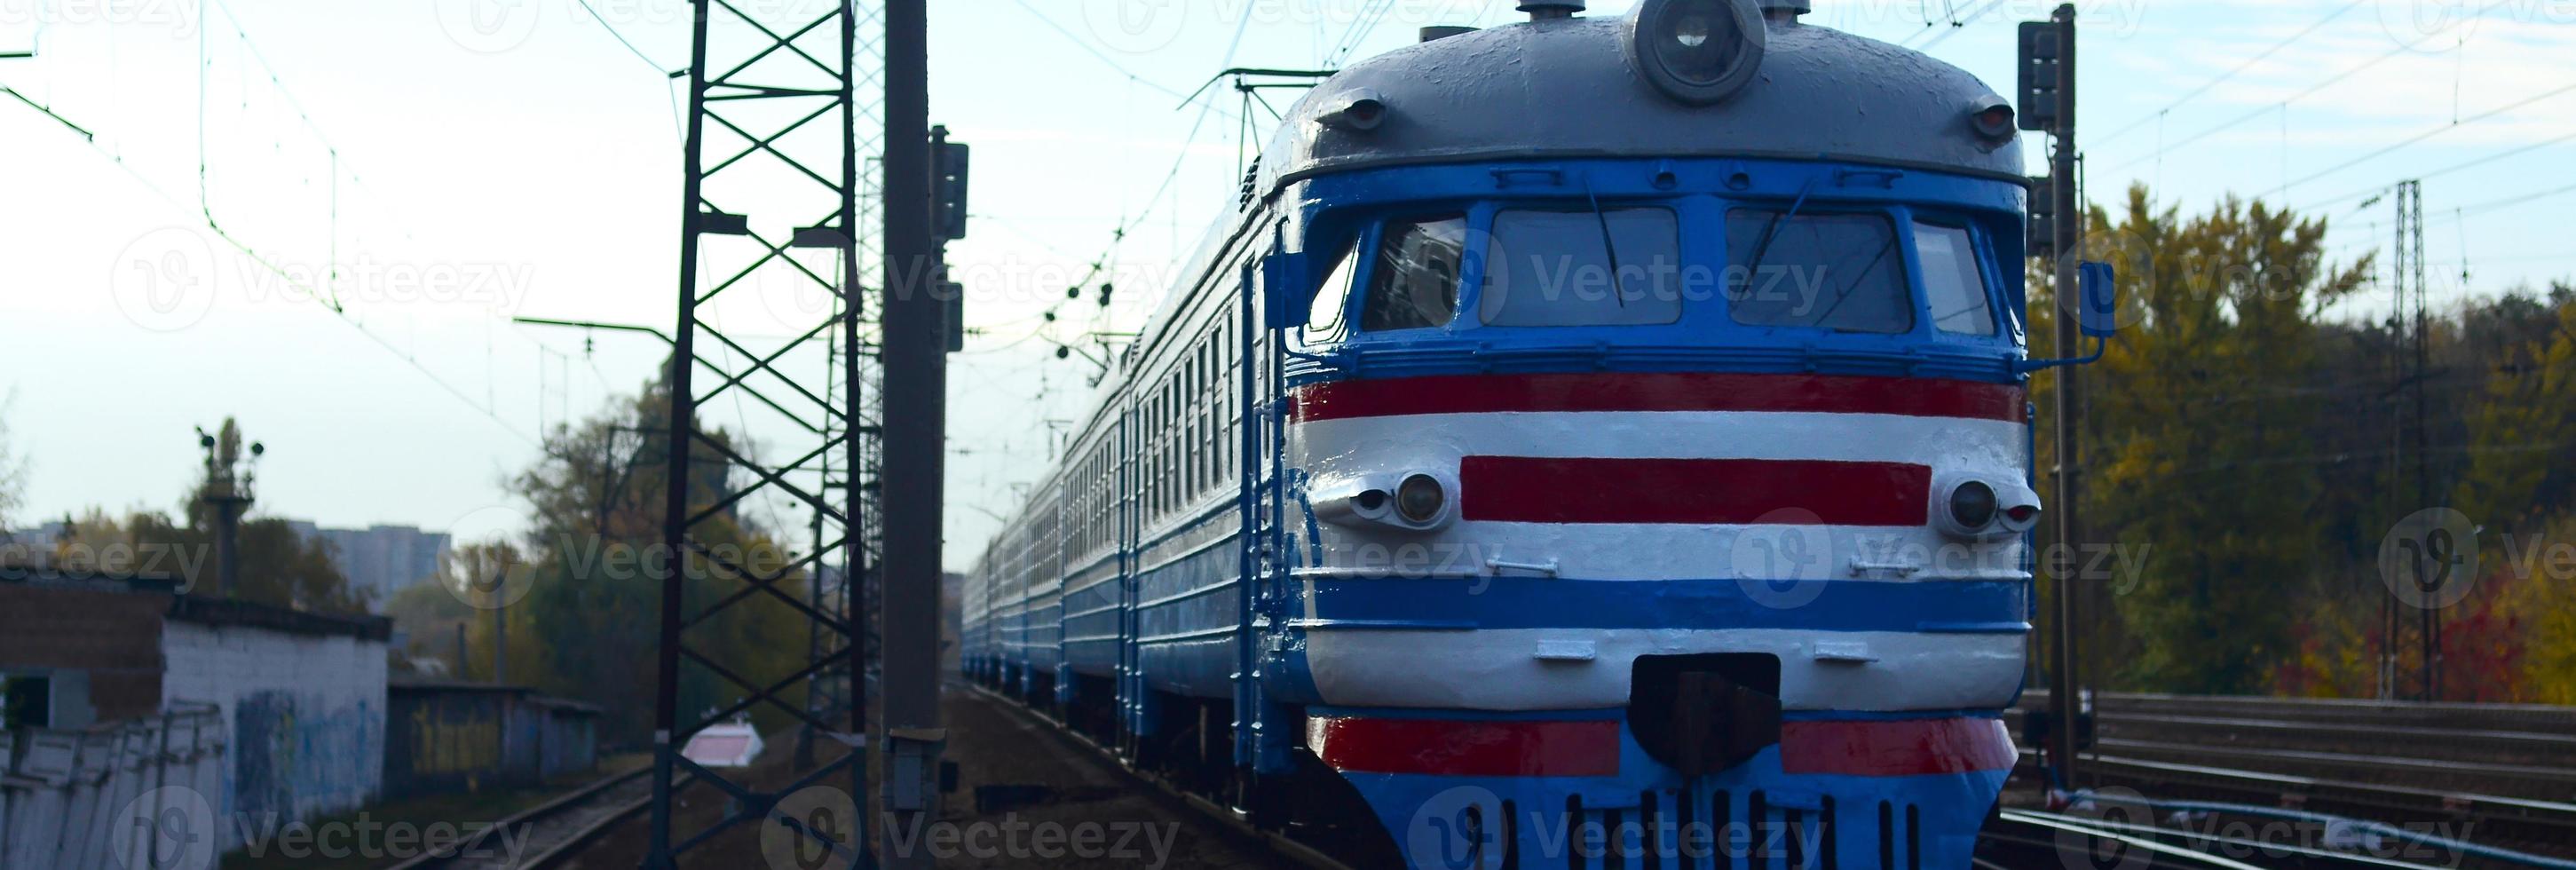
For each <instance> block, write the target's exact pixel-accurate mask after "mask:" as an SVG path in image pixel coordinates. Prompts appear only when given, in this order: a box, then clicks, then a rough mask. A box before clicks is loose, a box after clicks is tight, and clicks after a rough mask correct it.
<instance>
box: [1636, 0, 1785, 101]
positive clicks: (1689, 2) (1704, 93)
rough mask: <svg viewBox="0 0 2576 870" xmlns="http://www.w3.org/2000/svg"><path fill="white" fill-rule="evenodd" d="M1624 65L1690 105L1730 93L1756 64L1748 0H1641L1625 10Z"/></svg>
mask: <svg viewBox="0 0 2576 870" xmlns="http://www.w3.org/2000/svg"><path fill="white" fill-rule="evenodd" d="M1627 30H1628V33H1627V39H1626V40H1625V41H1624V45H1625V47H1626V49H1627V53H1628V63H1629V64H1630V65H1632V66H1634V67H1636V68H1637V74H1638V75H1641V76H1644V77H1645V79H1646V81H1647V82H1649V83H1652V84H1653V85H1654V86H1655V89H1656V90H1659V91H1662V92H1664V94H1665V95H1666V96H1669V97H1672V98H1673V99H1676V100H1680V101H1682V102H1685V103H1690V104H1692V105H1708V104H1711V103H1716V102H1718V101H1720V100H1724V99H1726V98H1727V97H1730V96H1733V95H1734V94H1735V93H1736V92H1737V91H1740V90H1743V88H1744V86H1745V85H1746V84H1747V83H1749V82H1751V81H1752V80H1753V73H1754V71H1755V70H1756V69H1757V68H1759V67H1760V66H1761V65H1762V48H1763V39H1764V28H1763V26H1762V17H1761V14H1760V13H1759V12H1758V11H1756V9H1755V8H1754V5H1753V3H1752V0H1645V2H1643V3H1639V4H1637V6H1636V8H1635V9H1633V10H1630V11H1629V13H1628V22H1627Z"/></svg>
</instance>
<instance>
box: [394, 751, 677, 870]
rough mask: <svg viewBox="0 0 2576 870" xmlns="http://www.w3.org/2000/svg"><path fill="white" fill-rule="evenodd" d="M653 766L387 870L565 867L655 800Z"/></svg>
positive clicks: (534, 809)
mask: <svg viewBox="0 0 2576 870" xmlns="http://www.w3.org/2000/svg"><path fill="white" fill-rule="evenodd" d="M652 772H653V769H652V768H651V767H650V766H647V767H644V768H642V769H639V770H635V771H631V772H628V773H622V774H618V775H616V776H611V777H608V778H606V779H602V780H600V781H598V782H594V783H591V784H590V785H586V786H583V787H581V788H580V789H579V790H576V791H574V792H572V793H569V794H566V795H563V796H562V797H558V798H555V799H553V800H550V801H547V802H545V803H542V804H539V805H537V806H534V807H529V808H528V809H525V810H521V811H519V812H517V813H515V814H512V815H511V816H510V817H509V818H506V819H502V820H500V821H498V822H494V823H493V824H492V825H490V826H489V827H486V828H483V829H482V830H480V831H477V832H476V833H474V834H473V835H471V836H468V837H465V838H463V839H461V840H459V841H457V842H455V843H453V844H449V845H447V846H445V847H433V848H432V849H430V850H429V851H426V852H423V853H422V854H420V855H417V856H414V857H413V858H412V859H411V860H408V861H404V862H402V863H399V864H395V865H393V866H392V867H389V868H387V870H469V868H470V870H538V868H544V867H553V866H556V865H559V864H561V863H563V862H564V860H565V859H567V858H570V857H572V856H574V855H576V854H578V853H580V851H581V850H582V848H583V847H585V846H588V845H589V844H590V842H591V841H592V840H594V839H597V838H598V837H599V835H600V834H602V833H605V832H606V831H607V830H608V828H609V827H610V826H613V825H615V824H617V823H618V822H620V821H624V820H625V819H627V818H629V817H632V816H633V815H635V814H636V813H640V812H643V811H644V810H645V809H646V808H647V807H648V806H650V805H651V803H652V800H653V780H652V778H651V774H652Z"/></svg>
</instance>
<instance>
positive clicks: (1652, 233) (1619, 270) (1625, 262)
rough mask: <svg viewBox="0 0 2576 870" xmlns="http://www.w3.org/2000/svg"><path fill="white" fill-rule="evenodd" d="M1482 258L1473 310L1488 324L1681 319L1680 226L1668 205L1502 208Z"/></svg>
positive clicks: (1608, 323)
mask: <svg viewBox="0 0 2576 870" xmlns="http://www.w3.org/2000/svg"><path fill="white" fill-rule="evenodd" d="M1605 241H1606V242H1607V244H1605ZM1485 263H1486V269H1485V281H1484V287H1483V289H1482V292H1480V293H1479V294H1478V297H1477V301H1476V310H1477V314H1478V315H1479V316H1480V317H1481V318H1482V319H1483V321H1484V322H1485V324H1486V325H1488V326H1621V325H1642V324H1660V323H1673V322H1676V321H1679V320H1681V319H1682V296H1681V275H1682V272H1681V230H1680V225H1679V224H1678V223H1677V222H1676V221H1675V220H1674V218H1673V213H1672V211H1671V210H1670V209H1662V208H1622V209H1612V210H1609V211H1600V212H1596V211H1590V210H1586V211H1536V210H1530V209H1512V210H1508V211H1503V212H1500V213H1498V214H1496V215H1494V236H1493V242H1492V244H1491V246H1490V247H1489V249H1488V251H1487V252H1486V255H1485Z"/></svg>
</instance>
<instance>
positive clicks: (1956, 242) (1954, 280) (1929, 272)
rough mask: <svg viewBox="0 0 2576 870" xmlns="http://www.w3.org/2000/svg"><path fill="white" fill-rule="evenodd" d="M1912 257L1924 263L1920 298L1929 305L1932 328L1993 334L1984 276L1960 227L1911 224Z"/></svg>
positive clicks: (1943, 330)
mask: <svg viewBox="0 0 2576 870" xmlns="http://www.w3.org/2000/svg"><path fill="white" fill-rule="evenodd" d="M1914 256H1915V258H1916V259H1918V260H1920V261H1922V263H1923V295H1924V297H1925V298H1926V299H1927V300H1928V301H1930V302H1931V303H1932V326H1933V327H1934V328H1936V329H1939V330H1941V331H1942V332H1954V333H1958V334H1961V335H1993V334H1995V312H1994V309H1993V308H1992V307H1991V305H1990V303H1988V302H1987V301H1986V279H1985V273H1984V272H1983V271H1982V270H1980V269H1978V268H1977V249H1976V248H1975V247H1974V246H1973V245H1972V244H1971V243H1970V242H1969V240H1968V231H1967V230H1966V229H1965V228H1962V227H1953V226H1943V225H1940V224H1931V223H1924V222H1922V221H1915V222H1914Z"/></svg>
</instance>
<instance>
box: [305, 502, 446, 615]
mask: <svg viewBox="0 0 2576 870" xmlns="http://www.w3.org/2000/svg"><path fill="white" fill-rule="evenodd" d="M287 525H288V526H290V527H292V528H294V529H295V532H296V534H299V535H302V536H304V537H305V539H306V540H312V539H316V538H319V539H321V540H323V541H326V542H329V543H330V544H331V561H332V563H333V564H335V565H338V566H339V567H340V573H341V575H342V576H345V577H348V578H349V588H350V589H351V590H352V591H359V592H364V593H366V594H368V595H371V596H373V597H374V599H375V601H376V603H377V604H378V605H382V604H383V603H384V602H385V601H386V600H388V599H391V598H392V597H393V596H394V593H396V592H401V591H403V590H404V589H408V588H410V587H411V585H412V584H414V583H418V582H420V581H421V580H423V579H426V578H428V577H429V576H430V575H431V574H435V573H437V572H438V557H439V556H441V555H444V554H446V552H447V546H448V535H447V533H446V532H424V531H421V530H420V529H418V528H414V527H412V526H368V527H366V528H364V529H325V528H321V527H318V526H315V525H314V524H312V523H309V522H304V521H302V520H289V521H288V522H287Z"/></svg>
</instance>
